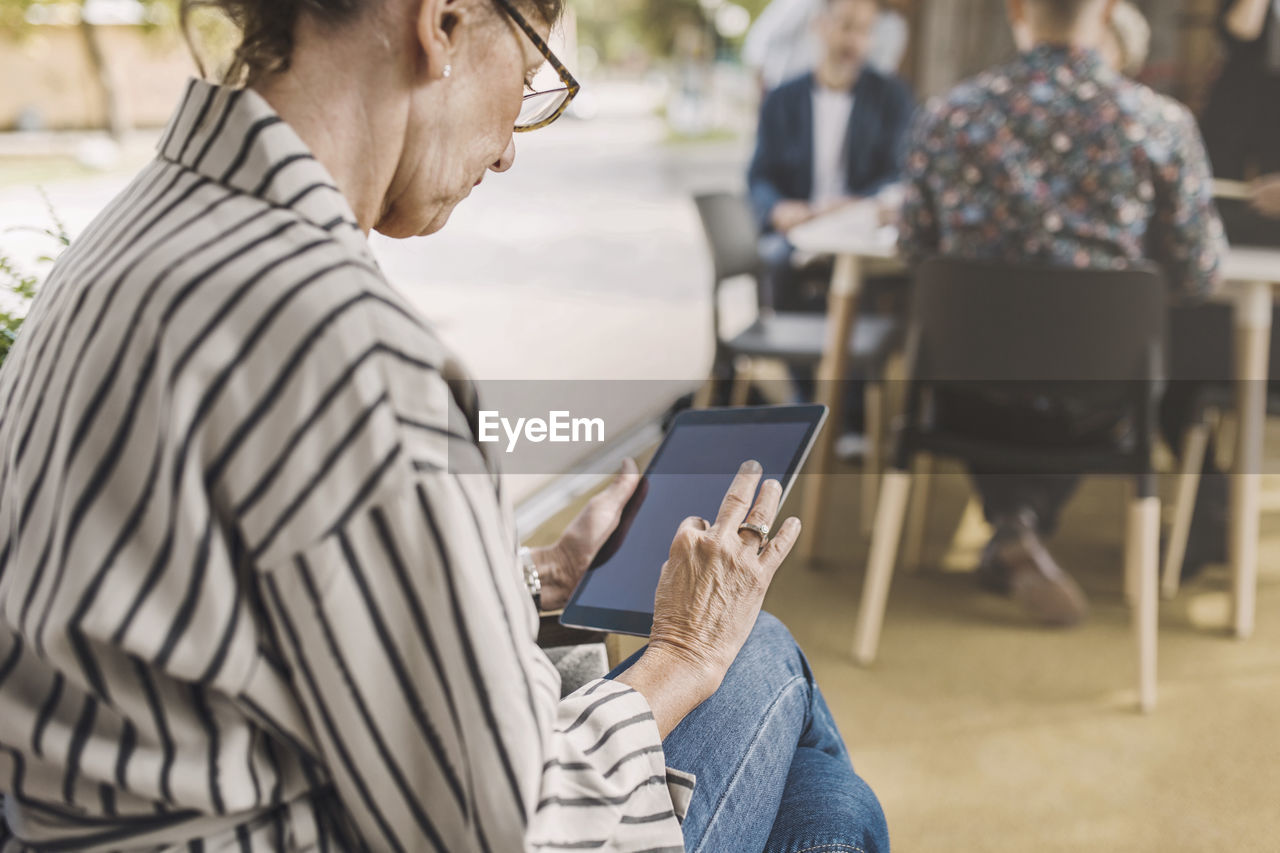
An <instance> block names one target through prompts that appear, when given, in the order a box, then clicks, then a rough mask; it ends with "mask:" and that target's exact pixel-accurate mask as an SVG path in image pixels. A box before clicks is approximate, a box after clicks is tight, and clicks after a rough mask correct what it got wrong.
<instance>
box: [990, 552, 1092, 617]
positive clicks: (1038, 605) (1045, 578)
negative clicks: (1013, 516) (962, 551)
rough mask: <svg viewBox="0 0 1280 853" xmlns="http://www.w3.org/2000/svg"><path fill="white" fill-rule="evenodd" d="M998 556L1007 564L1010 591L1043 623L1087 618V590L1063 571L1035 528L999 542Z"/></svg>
mask: <svg viewBox="0 0 1280 853" xmlns="http://www.w3.org/2000/svg"><path fill="white" fill-rule="evenodd" d="M995 551H996V554H995V559H996V560H997V561H998V562H999V563H1001V564H1003V565H1004V566H1006V567H1007V569H1008V581H1009V594H1010V595H1012V596H1013V600H1014V601H1016V602H1018V604H1019V605H1021V607H1022V609H1023V611H1025V612H1026V613H1027V615H1029V616H1030V617H1031V618H1033V619H1035V620H1036V621H1037V622H1039V623H1041V624H1042V625H1051V626H1055V627H1062V628H1066V627H1070V626H1072V625H1076V624H1078V623H1079V622H1080V620H1082V619H1084V617H1085V615H1086V614H1087V613H1088V612H1089V602H1088V600H1087V599H1086V598H1085V595H1084V590H1082V589H1080V585H1079V584H1077V583H1076V582H1075V581H1074V580H1072V578H1071V576H1070V575H1068V574H1067V573H1066V572H1065V571H1063V570H1062V567H1061V566H1059V565H1058V563H1057V561H1056V560H1054V559H1053V556H1052V555H1051V554H1050V553H1049V551H1048V549H1046V548H1045V547H1044V543H1043V542H1041V541H1040V537H1039V536H1038V535H1037V534H1036V533H1035V531H1032V530H1022V531H1020V532H1019V535H1018V536H1016V537H1012V538H1008V539H1002V541H1000V542H998V543H996V546H995Z"/></svg>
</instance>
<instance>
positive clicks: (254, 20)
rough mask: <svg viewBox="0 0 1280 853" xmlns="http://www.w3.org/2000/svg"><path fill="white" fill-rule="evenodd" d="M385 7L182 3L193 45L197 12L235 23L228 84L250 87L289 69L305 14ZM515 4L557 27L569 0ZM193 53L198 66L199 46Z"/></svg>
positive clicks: (290, 0) (318, 2) (332, 20)
mask: <svg viewBox="0 0 1280 853" xmlns="http://www.w3.org/2000/svg"><path fill="white" fill-rule="evenodd" d="M381 2H385V0H181V7H180V8H181V20H182V29H183V32H184V33H185V34H186V35H187V40H188V42H189V43H190V42H191V37H190V33H191V28H190V21H191V15H192V13H193V12H195V11H196V10H198V9H212V10H214V11H217V12H221V13H222V14H223V15H225V16H226V17H227V18H228V19H229V20H230V21H231V23H232V24H233V25H234V26H235V27H236V29H237V30H238V31H239V32H240V43H239V45H238V46H237V47H236V49H235V53H234V55H233V56H232V59H231V63H230V65H229V66H228V68H227V70H226V72H225V73H224V74H223V82H225V83H233V84H234V83H245V84H249V83H253V82H255V81H257V80H259V79H261V78H262V77H265V76H268V75H271V74H274V73H277V72H280V71H285V70H287V69H288V68H289V60H290V58H291V57H292V55H293V38H294V31H295V28H296V27H297V24H298V18H299V16H301V14H302V12H303V11H304V10H305V11H307V12H309V13H310V14H312V15H315V16H316V17H317V18H318V19H319V20H320V21H322V22H324V23H326V24H331V25H341V24H343V23H346V22H349V21H351V20H353V19H355V18H356V17H358V16H359V15H361V14H363V13H364V12H365V11H367V10H368V9H369V8H371V7H372V6H375V5H377V4H378V3H381ZM516 5H517V6H521V7H525V8H529V9H532V10H533V11H536V12H537V13H538V14H539V15H541V16H542V18H543V20H545V21H547V22H548V23H552V24H554V23H555V22H556V21H557V20H559V18H560V15H561V12H562V11H563V9H564V0H516ZM495 8H496V7H495ZM192 52H193V53H196V56H197V59H196V61H197V64H199V55H198V53H197V52H196V51H195V49H194V45H192ZM201 71H202V72H203V67H202V68H201Z"/></svg>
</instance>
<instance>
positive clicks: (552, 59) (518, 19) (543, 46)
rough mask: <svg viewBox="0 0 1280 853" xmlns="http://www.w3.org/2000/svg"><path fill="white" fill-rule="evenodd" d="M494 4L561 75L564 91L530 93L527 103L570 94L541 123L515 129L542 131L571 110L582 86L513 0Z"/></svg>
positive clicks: (551, 90) (526, 96) (495, 0)
mask: <svg viewBox="0 0 1280 853" xmlns="http://www.w3.org/2000/svg"><path fill="white" fill-rule="evenodd" d="M494 2H495V3H497V4H498V5H499V6H501V7H502V9H503V11H504V12H506V13H507V14H508V15H509V16H510V17H511V20H512V21H514V22H515V25H516V26H517V27H519V28H520V29H521V31H522V32H524V34H525V35H526V36H528V37H529V41H531V42H533V46H534V47H536V48H537V49H538V53H540V54H542V58H543V59H545V60H546V61H547V64H549V65H550V66H551V67H552V68H554V69H555V72H556V74H559V75H560V82H562V83H564V89H563V90H561V89H548V90H547V91H545V92H530V93H529V94H527V95H525V96H524V100H526V101H527V100H529V99H530V98H540V97H542V96H544V95H549V94H551V93H553V92H558V91H564V92H567V93H568V94H567V95H566V97H565V99H564V102H563V103H562V104H560V106H559V107H558V108H557V109H556V111H555V112H554V113H552V114H551V115H549V116H547V117H546V118H544V119H542V120H541V121H539V122H538V123H537V124H529V125H524V126H523V127H522V126H520V125H517V126H516V127H515V132H516V133H528V132H529V131H531V130H540V129H541V128H544V127H546V126H547V125H549V124H551V123H552V122H553V121H555V120H556V119H558V118H560V116H562V115H564V111H565V110H567V109H568V108H569V104H570V102H571V101H573V99H574V98H575V97H576V96H577V94H578V92H579V90H580V89H581V88H582V86H581V85H580V84H579V83H578V81H577V80H575V79H574V78H573V75H572V74H570V73H569V69H568V68H565V67H564V63H563V62H561V61H560V60H559V59H558V58H557V57H556V55H555V54H554V53H552V52H551V47H550V46H549V45H548V44H547V43H546V41H544V40H543V38H542V36H540V35H538V31H537V30H535V29H534V28H533V27H532V26H530V24H529V22H528V21H527V20H525V17H524V16H523V15H521V14H520V12H519V11H518V10H517V9H516V7H515V5H514V4H513V3H512V2H511V0H494Z"/></svg>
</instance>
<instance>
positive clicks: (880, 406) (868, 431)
mask: <svg viewBox="0 0 1280 853" xmlns="http://www.w3.org/2000/svg"><path fill="white" fill-rule="evenodd" d="M884 391H885V389H884V385H883V384H882V383H880V382H868V383H867V384H866V389H865V390H864V391H863V392H862V394H863V433H864V434H865V435H866V438H867V455H866V456H865V457H863V460H862V508H861V512H860V514H861V516H862V535H864V536H869V535H870V534H871V528H872V525H873V524H874V523H875V515H874V513H873V512H872V509H871V508H872V507H874V506H875V505H876V496H877V494H878V493H879V489H880V474H881V472H882V469H883V467H884V455H883V454H884V448H883V445H884V429H883V425H884V424H883V420H884Z"/></svg>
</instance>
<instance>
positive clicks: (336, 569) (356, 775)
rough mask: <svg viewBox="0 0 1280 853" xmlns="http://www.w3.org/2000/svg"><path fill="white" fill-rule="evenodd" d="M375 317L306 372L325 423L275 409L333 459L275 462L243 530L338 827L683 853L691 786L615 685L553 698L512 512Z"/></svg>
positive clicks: (304, 405) (407, 846) (639, 710)
mask: <svg viewBox="0 0 1280 853" xmlns="http://www.w3.org/2000/svg"><path fill="white" fill-rule="evenodd" d="M375 310H376V311H378V312H380V315H381V316H382V317H388V316H390V317H392V319H391V320H390V321H388V322H390V323H393V324H395V332H394V334H393V333H392V332H390V331H388V326H387V322H384V321H383V320H379V319H376V318H375V319H374V320H372V321H370V320H367V318H366V320H364V321H362V320H360V319H359V318H353V319H352V320H351V321H350V322H349V323H347V324H346V325H344V326H343V327H342V329H341V331H342V334H340V335H334V336H333V338H332V342H333V345H332V346H330V347H326V348H323V349H322V350H321V351H320V352H319V354H318V355H317V356H316V359H315V361H314V363H313V364H312V365H311V366H310V367H311V369H310V374H311V375H312V379H313V381H310V382H308V383H306V384H305V387H307V388H313V389H314V390H313V391H308V392H307V393H314V394H316V395H321V394H323V407H322V414H319V415H308V414H307V413H308V412H309V411H313V410H316V406H315V405H314V404H313V403H312V402H308V401H305V400H296V401H291V402H290V405H288V406H282V407H279V412H278V416H279V417H281V418H289V417H293V418H296V419H299V420H302V421H304V422H305V425H306V429H307V431H306V433H305V437H302V438H298V439H295V440H293V441H292V442H291V443H290V445H289V446H290V447H296V448H300V449H306V448H309V447H316V448H324V447H329V448H334V450H333V452H331V453H329V454H328V455H327V456H325V455H322V454H321V453H316V454H315V455H314V456H307V455H300V454H299V453H298V452H294V453H293V454H292V457H291V458H296V459H297V464H296V467H297V468H298V470H297V472H296V476H290V471H291V470H292V468H293V467H295V465H294V463H289V464H286V465H283V466H282V467H281V470H280V472H279V473H277V474H276V475H275V477H274V479H273V484H274V485H273V486H272V487H271V488H269V489H263V488H261V487H259V489H258V491H257V494H261V495H263V497H261V498H259V499H257V500H256V501H255V502H254V512H253V513H252V514H251V515H248V516H245V517H244V518H242V519H241V523H242V524H243V525H244V528H245V538H246V540H247V542H248V543H249V544H250V547H251V550H252V551H253V552H254V553H258V554H261V555H262V557H261V559H260V560H259V562H258V563H257V564H256V565H255V570H256V578H257V579H256V583H257V586H258V589H259V591H260V593H261V598H262V600H263V602H264V610H265V613H264V615H263V618H264V619H265V620H266V622H267V623H269V626H270V629H271V630H270V634H272V635H273V636H274V637H275V641H276V643H277V644H278V646H279V652H280V655H281V657H282V658H283V659H284V662H285V664H286V666H287V670H288V672H289V673H290V680H291V686H292V689H293V691H294V692H295V693H296V697H297V702H298V705H299V706H300V707H301V709H302V712H303V715H304V716H305V718H306V723H307V728H308V729H309V730H310V733H311V740H312V744H309V745H308V746H310V747H312V748H314V750H315V753H316V755H317V756H318V758H319V761H320V763H321V764H322V765H323V767H324V768H325V770H326V771H327V774H328V776H329V778H330V780H331V783H332V786H333V788H334V790H335V793H336V795H337V798H338V799H339V801H340V802H341V804H342V805H343V807H344V809H345V810H346V812H348V814H349V816H350V823H351V824H352V825H353V826H354V827H355V829H356V831H357V832H358V833H359V835H360V836H361V838H362V840H363V841H364V843H365V845H366V846H367V847H368V848H369V849H374V850H442V851H450V853H454V851H472V850H475V851H492V852H493V853H497V851H517V850H538V849H542V848H544V847H550V848H552V849H555V848H562V847H565V846H568V847H574V848H584V849H586V848H591V849H609V850H619V851H628V850H645V849H655V848H656V849H663V848H670V849H672V850H678V849H681V847H680V845H681V843H682V842H681V832H680V824H679V819H680V818H682V817H683V811H678V810H677V806H678V805H679V803H680V802H681V799H680V797H679V796H678V794H679V791H680V790H681V789H682V788H686V787H688V786H689V785H690V784H691V783H690V782H689V780H688V779H685V778H682V777H679V776H678V775H676V776H672V777H671V779H672V780H673V781H670V782H669V781H668V771H667V770H666V768H665V767H664V756H663V751H662V742H661V739H660V736H659V733H658V729H657V725H656V723H655V722H654V720H653V716H652V713H651V710H650V708H649V706H648V703H647V702H646V700H645V699H644V698H643V696H641V694H639V693H638V692H636V691H635V690H633V689H631V688H629V687H627V686H625V685H622V684H617V683H615V682H612V681H597V682H593V683H591V684H589V685H587V686H586V687H584V688H583V689H582V690H580V691H578V692H577V693H575V694H573V695H571V696H569V697H567V698H566V699H564V700H561V698H560V679H559V675H558V673H557V672H556V670H555V667H554V666H553V665H552V664H551V662H550V661H549V660H548V659H547V657H546V656H545V655H544V654H543V652H542V651H541V649H539V648H538V646H537V644H536V635H537V628H538V617H537V613H536V611H535V608H534V606H533V602H532V599H531V597H530V596H529V593H528V590H527V589H526V588H525V587H524V584H523V581H522V580H521V577H520V573H519V568H518V561H517V557H516V548H515V542H514V537H513V534H512V529H511V526H510V524H509V512H508V510H507V508H506V507H505V505H504V504H503V503H502V501H501V499H500V497H499V494H498V492H497V490H496V489H495V484H494V479H493V476H492V475H491V473H490V472H489V471H488V470H487V468H486V466H485V464H484V460H483V457H482V455H481V454H480V451H479V449H478V448H477V446H476V445H475V444H474V443H472V441H471V435H470V433H469V431H468V430H467V428H466V427H465V423H466V419H465V417H463V416H462V414H461V412H460V410H459V409H458V407H457V405H456V401H455V399H454V397H453V396H452V394H451V392H450V388H449V385H448V383H447V382H446V380H445V378H444V377H443V375H442V373H441V372H440V370H439V367H438V365H437V364H433V362H434V361H436V357H435V355H434V354H433V353H432V352H431V350H432V348H431V347H423V346H421V345H420V341H421V339H422V337H423V336H424V335H425V334H426V333H425V332H424V331H423V330H422V329H419V328H416V327H414V326H413V324H412V323H409V322H407V321H406V320H405V319H404V318H403V317H402V316H401V312H395V311H390V310H388V309H387V307H386V306H385V305H382V304H380V303H379V304H376V305H375ZM371 341H372V342H373V343H372V344H371V343H370V342H371ZM370 350H372V351H374V353H375V354H374V355H373V356H369V357H362V358H361V359H360V360H359V362H358V365H357V366H352V364H353V363H352V362H351V359H349V358H347V357H346V355H345V354H350V353H362V352H368V351H370ZM330 376H337V377H339V379H338V382H337V383H336V384H334V383H331V382H329V380H328V377H330ZM283 431H284V432H287V430H283ZM258 458H262V457H261V456H258ZM308 458H310V459H312V460H313V461H312V462H311V463H310V464H307V459H308ZM321 459H323V462H320V461H319V460H321ZM308 469H311V470H310V471H308ZM317 469H318V470H317ZM245 473H247V474H251V473H253V472H251V471H246V472H245ZM251 481H252V477H249V478H247V480H246V482H251ZM290 483H296V484H302V487H304V488H305V489H306V491H305V492H301V491H299V489H298V488H295V487H292V486H290V485H289V484H290ZM226 488H228V489H229V490H230V489H232V486H231V485H227V486H226ZM242 503H243V501H242ZM335 517H336V519H337V520H336V522H333V521H332V520H333V519H334V518H335ZM326 519H328V521H326ZM673 791H675V792H677V796H675V797H673V794H672V792H673Z"/></svg>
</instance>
